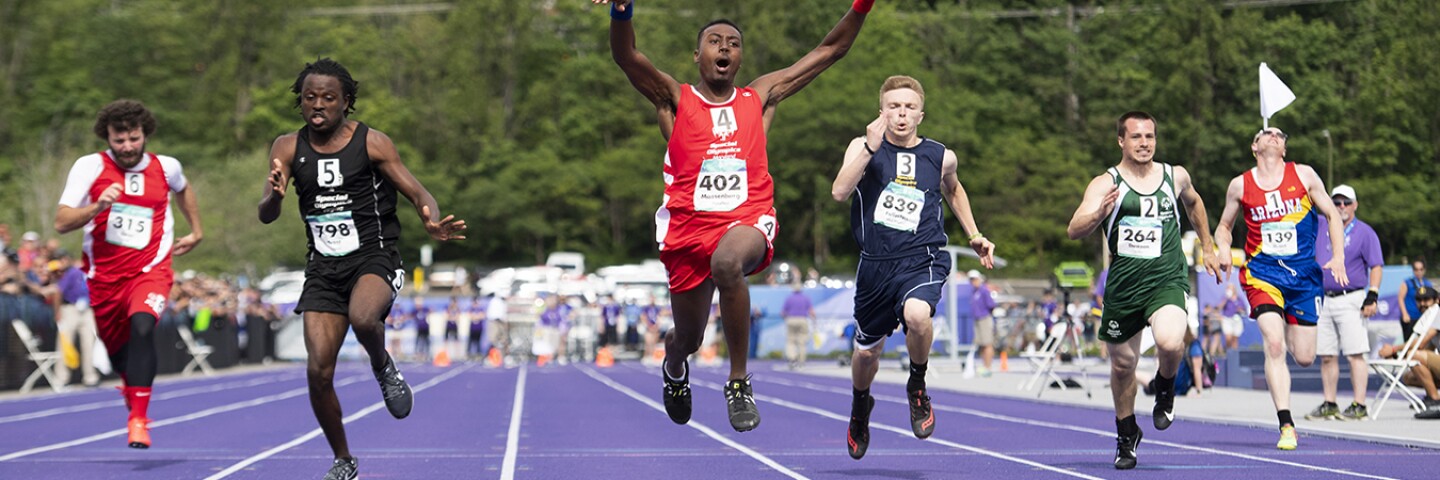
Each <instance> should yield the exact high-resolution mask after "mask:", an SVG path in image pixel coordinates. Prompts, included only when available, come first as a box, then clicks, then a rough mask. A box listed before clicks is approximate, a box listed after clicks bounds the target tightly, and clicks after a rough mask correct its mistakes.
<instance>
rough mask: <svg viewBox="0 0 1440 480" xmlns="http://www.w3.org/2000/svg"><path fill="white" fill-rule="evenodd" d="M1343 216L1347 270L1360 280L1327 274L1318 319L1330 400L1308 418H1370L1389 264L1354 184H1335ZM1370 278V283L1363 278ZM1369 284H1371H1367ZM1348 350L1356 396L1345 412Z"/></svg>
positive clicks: (1321, 239) (1325, 235)
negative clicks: (1373, 358) (1373, 338)
mask: <svg viewBox="0 0 1440 480" xmlns="http://www.w3.org/2000/svg"><path fill="white" fill-rule="evenodd" d="M1330 198H1331V200H1333V201H1334V203H1335V208H1336V210H1339V211H1340V219H1341V220H1342V221H1343V222H1344V225H1343V231H1344V232H1345V233H1344V234H1345V239H1344V248H1345V251H1344V252H1342V255H1343V258H1344V259H1345V275H1346V276H1347V277H1348V278H1353V279H1356V282H1355V283H1352V284H1350V285H1345V284H1342V283H1340V282H1339V281H1338V280H1336V279H1335V276H1333V275H1323V277H1324V288H1325V296H1326V297H1327V298H1326V299H1325V302H1324V306H1322V307H1321V308H1320V320H1319V323H1317V324H1316V326H1317V327H1318V330H1317V331H1316V346H1315V354H1316V355H1318V356H1319V357H1320V381H1321V384H1322V387H1323V388H1324V391H1325V401H1324V403H1321V404H1320V406H1319V407H1316V408H1315V410H1314V411H1311V412H1310V413H1309V414H1308V415H1305V418H1308V419H1311V420H1318V419H1322V418H1323V419H1327V420H1328V419H1341V420H1364V419H1365V418H1366V417H1367V416H1368V415H1369V414H1368V411H1367V409H1366V407H1365V389H1366V386H1367V384H1368V383H1369V381H1370V368H1369V366H1368V365H1366V362H1365V355H1366V354H1368V353H1370V329H1369V318H1370V317H1371V316H1372V315H1375V305H1376V301H1377V300H1378V299H1379V293H1380V274H1381V271H1382V269H1384V267H1385V258H1384V257H1383V256H1382V255H1381V252H1380V238H1379V237H1377V236H1376V235H1375V229H1373V228H1370V225H1369V224H1367V223H1365V222H1363V221H1361V220H1360V219H1358V218H1355V211H1356V210H1358V209H1359V208H1360V205H1359V204H1358V201H1357V200H1356V198H1355V189H1354V188H1351V187H1350V186H1349V185H1340V186H1337V187H1335V189H1334V190H1332V191H1331V193H1330ZM1327 224H1328V221H1327V219H1325V218H1321V219H1320V226H1319V228H1318V230H1319V235H1318V236H1317V237H1316V239H1315V244H1316V245H1317V246H1324V247H1325V248H1316V249H1315V261H1316V262H1318V263H1319V264H1321V265H1325V264H1327V263H1329V262H1330V260H1331V258H1332V257H1336V256H1337V255H1335V254H1334V253H1332V252H1331V251H1330V248H1331V247H1330V245H1331V240H1330V229H1329V228H1328V225H1327ZM1362 278H1366V279H1368V280H1369V281H1368V282H1361V281H1360V280H1359V279H1362ZM1365 287H1368V289H1367V288H1365ZM1341 353H1343V354H1344V355H1345V356H1346V357H1347V358H1348V359H1349V360H1350V387H1351V389H1352V390H1353V391H1354V397H1355V399H1354V401H1352V402H1350V406H1349V407H1346V408H1345V411H1343V412H1341V411H1339V406H1338V405H1336V403H1335V400H1336V397H1337V395H1336V390H1337V389H1338V385H1337V384H1338V383H1339V382H1340V364H1339V360H1338V358H1337V356H1338V355H1337V354H1341Z"/></svg>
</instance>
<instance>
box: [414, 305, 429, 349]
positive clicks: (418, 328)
mask: <svg viewBox="0 0 1440 480" xmlns="http://www.w3.org/2000/svg"><path fill="white" fill-rule="evenodd" d="M413 307H414V308H412V309H411V310H410V318H412V319H414V322H415V355H417V356H419V357H420V358H422V359H428V358H430V307H426V306H425V299H424V298H421V297H415V300H414V305H413Z"/></svg>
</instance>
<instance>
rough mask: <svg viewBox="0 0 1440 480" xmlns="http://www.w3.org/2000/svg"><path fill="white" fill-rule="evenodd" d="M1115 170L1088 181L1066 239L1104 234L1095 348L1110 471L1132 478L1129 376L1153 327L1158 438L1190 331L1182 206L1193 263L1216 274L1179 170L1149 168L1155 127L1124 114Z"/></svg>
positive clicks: (1144, 117)
mask: <svg viewBox="0 0 1440 480" xmlns="http://www.w3.org/2000/svg"><path fill="white" fill-rule="evenodd" d="M1115 123H1116V125H1115V127H1116V135H1117V137H1116V140H1117V142H1116V143H1118V144H1119V146H1120V163H1119V164H1118V165H1116V166H1114V167H1110V169H1109V170H1106V172H1105V173H1103V174H1101V175H1099V176H1096V177H1095V178H1094V179H1092V180H1090V185H1089V186H1088V187H1086V188H1085V198H1084V199H1083V200H1081V202H1080V206H1079V207H1078V208H1076V209H1075V215H1074V216H1073V217H1071V218H1070V226H1069V228H1068V230H1067V232H1068V234H1069V235H1070V239H1071V240H1078V239H1081V238H1084V237H1085V236H1087V235H1089V234H1090V232H1093V231H1095V229H1096V228H1097V227H1102V226H1103V227H1104V232H1105V242H1106V244H1107V245H1108V246H1109V251H1110V273H1109V274H1108V275H1107V276H1106V280H1105V293H1104V298H1105V310H1104V312H1103V313H1101V316H1100V331H1099V332H1098V335H1099V337H1100V339H1101V340H1104V341H1105V342H1106V343H1108V344H1109V345H1108V351H1109V354H1110V355H1109V356H1110V395H1111V397H1112V399H1113V400H1114V402H1115V429H1116V430H1117V431H1118V433H1119V435H1118V436H1117V437H1116V439H1115V443H1116V448H1115V468H1116V469H1119V470H1128V469H1131V468H1135V465H1136V463H1137V459H1136V456H1135V451H1136V449H1137V448H1138V447H1139V446H1140V439H1141V438H1143V437H1144V436H1145V435H1144V433H1142V432H1141V430H1140V426H1139V425H1138V424H1136V422H1135V390H1136V385H1135V384H1136V382H1135V366H1136V363H1138V362H1139V359H1140V353H1141V346H1140V342H1141V340H1142V337H1141V336H1140V335H1137V334H1138V333H1140V332H1141V331H1143V330H1144V329H1145V327H1146V326H1147V325H1148V326H1150V329H1151V332H1152V335H1153V336H1154V337H1155V350H1156V355H1155V356H1156V357H1157V359H1158V360H1159V363H1160V370H1159V371H1158V372H1156V374H1155V382H1154V385H1155V410H1154V412H1153V414H1154V418H1153V423H1154V424H1155V429H1156V430H1164V429H1167V428H1170V423H1171V422H1173V421H1174V419H1175V375H1176V374H1177V373H1178V372H1179V370H1180V362H1181V360H1182V357H1183V355H1184V352H1185V347H1186V343H1185V332H1186V330H1187V329H1188V328H1189V327H1188V320H1187V312H1186V305H1185V300H1186V297H1188V296H1189V294H1190V280H1189V277H1188V276H1187V275H1186V273H1185V256H1184V254H1183V253H1181V251H1180V213H1181V212H1180V209H1179V207H1180V205H1181V204H1184V206H1185V214H1186V216H1188V217H1189V218H1190V224H1191V226H1192V227H1194V228H1195V232H1196V233H1197V234H1198V235H1199V237H1200V256H1201V259H1202V260H1201V261H1202V263H1203V264H1204V265H1205V268H1206V269H1207V270H1209V271H1210V273H1211V274H1219V266H1220V262H1219V260H1217V259H1216V255H1215V244H1214V242H1213V241H1212V240H1211V238H1210V225H1209V221H1208V218H1209V217H1207V216H1206V213H1205V202H1204V201H1203V200H1201V198H1200V194H1199V193H1196V191H1195V185H1194V183H1193V182H1192V181H1191V178H1190V173H1189V172H1187V171H1186V170H1185V167H1178V166H1172V165H1169V164H1166V163H1160V162H1156V161H1155V150H1156V147H1157V146H1158V143H1157V140H1158V138H1157V136H1156V122H1155V118H1154V117H1152V116H1150V114H1148V113H1145V112H1126V113H1125V114H1124V115H1121V116H1120V119H1119V120H1118V121H1116V122H1115Z"/></svg>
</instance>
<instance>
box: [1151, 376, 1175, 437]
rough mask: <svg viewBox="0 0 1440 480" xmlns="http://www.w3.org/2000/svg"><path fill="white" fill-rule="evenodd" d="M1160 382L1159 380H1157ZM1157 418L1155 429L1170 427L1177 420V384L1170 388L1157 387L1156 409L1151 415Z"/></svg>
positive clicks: (1154, 418)
mask: <svg viewBox="0 0 1440 480" xmlns="http://www.w3.org/2000/svg"><path fill="white" fill-rule="evenodd" d="M1156 383H1159V382H1156ZM1151 418H1152V419H1153V420H1155V429H1156V430H1164V429H1167V428H1170V424H1171V423H1174V422H1175V386H1174V384H1171V386H1170V388H1168V389H1167V388H1156V389H1155V410H1154V412H1153V415H1152V416H1151Z"/></svg>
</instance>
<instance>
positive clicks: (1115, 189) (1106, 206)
mask: <svg viewBox="0 0 1440 480" xmlns="http://www.w3.org/2000/svg"><path fill="white" fill-rule="evenodd" d="M1119 200H1120V186H1119V185H1111V186H1110V190H1107V191H1105V198H1104V199H1102V200H1100V208H1099V209H1097V210H1096V211H1095V212H1096V215H1098V216H1099V217H1100V218H1105V217H1106V216H1109V215H1110V211H1111V210H1114V209H1115V202H1117V201H1119Z"/></svg>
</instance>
